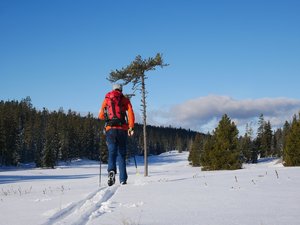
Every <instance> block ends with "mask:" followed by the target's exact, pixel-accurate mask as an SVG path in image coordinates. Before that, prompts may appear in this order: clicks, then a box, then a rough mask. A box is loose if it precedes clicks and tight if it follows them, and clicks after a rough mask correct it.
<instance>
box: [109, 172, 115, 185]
mask: <svg viewBox="0 0 300 225" xmlns="http://www.w3.org/2000/svg"><path fill="white" fill-rule="evenodd" d="M115 182H116V174H115V171H109V173H108V182H107V184H108V186H112V185H114V183H115Z"/></svg>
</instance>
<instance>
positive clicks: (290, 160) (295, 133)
mask: <svg viewBox="0 0 300 225" xmlns="http://www.w3.org/2000/svg"><path fill="white" fill-rule="evenodd" d="M283 160H284V165H285V166H300V114H299V118H298V119H297V117H296V115H295V116H294V118H293V121H292V124H291V126H290V128H289V131H288V132H287V134H286V140H285V143H284V158H283Z"/></svg>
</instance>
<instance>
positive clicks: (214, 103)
mask: <svg viewBox="0 0 300 225" xmlns="http://www.w3.org/2000/svg"><path fill="white" fill-rule="evenodd" d="M299 110H300V100H299V99H290V98H261V99H244V100H236V99H233V98H231V97H229V96H217V95H209V96H205V97H199V98H196V99H191V100H188V101H186V102H183V103H181V104H177V105H174V106H172V107H170V108H169V109H160V110H157V111H155V112H154V111H153V112H149V120H150V123H151V124H155V125H172V126H175V127H184V128H187V129H188V128H190V129H193V130H198V131H201V132H208V131H212V130H213V129H214V128H215V127H216V126H217V124H218V121H219V120H220V118H221V117H222V116H223V115H224V114H225V113H226V114H227V115H228V116H229V117H230V118H231V119H232V120H233V121H235V122H236V124H237V125H238V126H239V127H242V126H245V124H246V123H250V122H253V120H256V119H257V118H258V117H259V115H260V114H263V115H264V118H265V120H266V121H268V120H270V122H271V125H272V126H273V127H279V126H282V124H283V123H284V122H285V121H286V120H288V121H289V120H291V118H292V116H293V115H294V114H297V113H298V112H299ZM149 120H148V121H149Z"/></svg>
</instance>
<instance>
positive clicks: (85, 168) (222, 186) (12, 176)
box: [0, 152, 300, 225]
mask: <svg viewBox="0 0 300 225" xmlns="http://www.w3.org/2000/svg"><path fill="white" fill-rule="evenodd" d="M187 157H188V153H181V154H178V153H176V152H170V153H165V154H162V155H160V156H152V157H150V158H149V163H150V164H149V177H144V176H143V163H142V158H139V160H138V162H139V163H138V172H139V173H140V174H136V168H135V166H134V164H133V163H130V165H128V172H129V180H128V185H125V186H120V185H119V184H118V182H117V184H116V185H114V186H112V187H107V184H106V183H107V179H106V165H103V167H102V172H103V175H102V179H101V187H99V164H98V163H96V162H91V161H80V160H78V161H76V162H73V163H71V164H70V165H61V166H59V167H57V168H56V169H54V170H51V169H49V170H48V169H23V170H21V169H14V168H10V169H8V170H3V169H2V170H0V224H1V225H18V224H20V225H21V224H22V225H35V224H41V225H50V224H67V225H69V224H78V225H83V224H89V225H197V224H199V225H201V224H203V225H299V224H300V168H299V167H295V168H284V167H283V166H282V164H280V163H277V161H278V160H275V159H274V160H265V161H261V162H260V163H258V164H256V165H245V166H244V169H242V170H235V171H207V172H202V171H201V170H200V168H193V167H191V166H189V164H188V161H187Z"/></svg>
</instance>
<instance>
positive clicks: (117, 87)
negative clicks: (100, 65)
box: [113, 83, 123, 92]
mask: <svg viewBox="0 0 300 225" xmlns="http://www.w3.org/2000/svg"><path fill="white" fill-rule="evenodd" d="M122 89H123V88H122V84H118V83H115V84H113V90H119V91H121V92H122Z"/></svg>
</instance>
